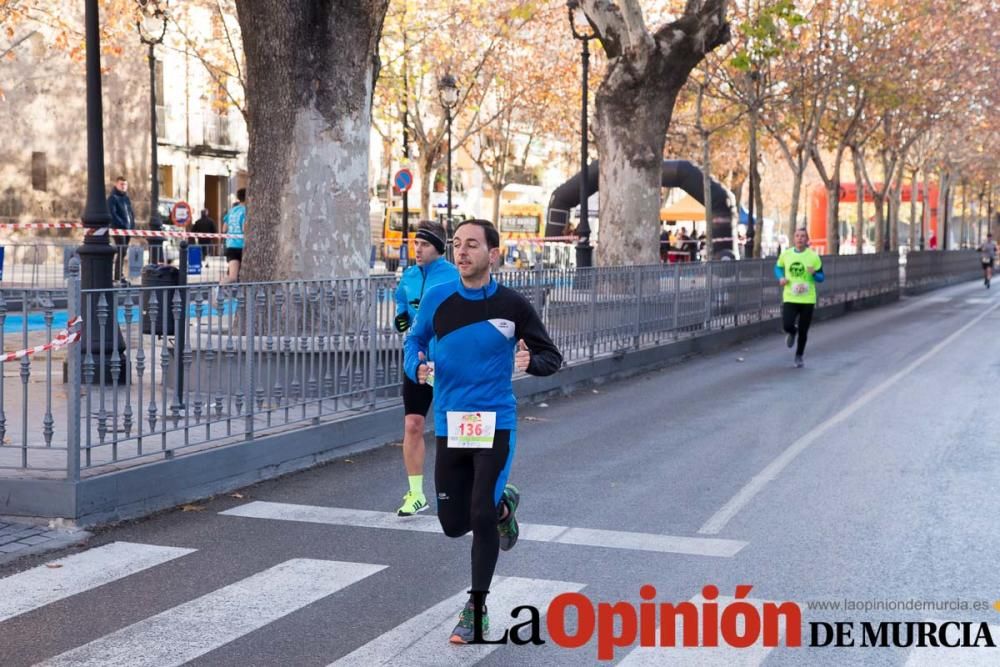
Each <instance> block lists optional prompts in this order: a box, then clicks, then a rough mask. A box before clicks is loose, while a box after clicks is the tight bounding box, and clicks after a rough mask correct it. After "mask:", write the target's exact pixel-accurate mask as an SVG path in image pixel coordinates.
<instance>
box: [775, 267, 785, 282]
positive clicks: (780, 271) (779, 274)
mask: <svg viewBox="0 0 1000 667" xmlns="http://www.w3.org/2000/svg"><path fill="white" fill-rule="evenodd" d="M774 277H775V278H777V279H778V280H781V279H782V278H784V277H785V269H784V267H782V266H780V265H778V264H775V265H774Z"/></svg>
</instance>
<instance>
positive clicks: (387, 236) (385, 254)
mask: <svg viewBox="0 0 1000 667" xmlns="http://www.w3.org/2000/svg"><path fill="white" fill-rule="evenodd" d="M407 218H409V220H410V238H409V243H407V244H406V245H407V249H408V252H407V254H408V255H409V262H410V263H412V262H413V261H414V260H415V259H416V256H415V255H414V252H413V235H414V234H416V233H417V225H419V224H420V220H421V218H420V208H410V209H409V210H408V211H407ZM402 244H403V209H402V207H399V206H392V207H389V208H386V210H385V219H384V220H383V222H382V260H383V261H384V262H385V270H386V271H389V272H390V273H391V272H394V271H395V270H396V269H397V268H398V267H399V250H400V246H402Z"/></svg>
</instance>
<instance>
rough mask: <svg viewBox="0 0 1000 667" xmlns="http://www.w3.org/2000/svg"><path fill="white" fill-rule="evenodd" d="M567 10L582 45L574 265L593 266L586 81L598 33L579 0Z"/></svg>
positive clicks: (574, 35) (575, 33)
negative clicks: (592, 43) (588, 205)
mask: <svg viewBox="0 0 1000 667" xmlns="http://www.w3.org/2000/svg"><path fill="white" fill-rule="evenodd" d="M566 8H567V10H569V25H570V29H571V30H572V31H573V37H574V38H575V39H578V40H580V42H581V43H582V44H583V47H582V49H581V51H580V56H581V59H582V64H583V76H582V85H583V96H582V103H581V108H580V224H579V225H578V226H577V228H576V234H577V236H578V237H579V239H580V241H579V243H577V245H576V265H577V267H589V266H593V254H594V247H593V246H592V245H590V212H589V211H588V210H587V208H588V207H587V198H588V196H589V193H588V192H587V97H588V93H587V83H588V78H589V75H590V40H592V39H594V38H595V37H596V36H597V35H596V34H595V33H594V31H593V29H592V28H591V26H590V22H589V21H588V20H587V15H586V14H585V13H584V11H583V8H581V7H580V2H579V0H567V1H566Z"/></svg>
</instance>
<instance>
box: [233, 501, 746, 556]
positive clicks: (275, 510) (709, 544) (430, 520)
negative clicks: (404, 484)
mask: <svg viewBox="0 0 1000 667" xmlns="http://www.w3.org/2000/svg"><path fill="white" fill-rule="evenodd" d="M220 514H223V515H225V516H237V517H247V518H254V519H272V520H277V521H300V522H305V523H319V524H326V525H333V526H354V527H359V528H382V529H387V530H410V531H416V532H421V533H440V532H441V527H440V525H439V524H438V520H437V517H435V516H428V515H420V516H414V517H407V518H400V517H398V516H396V514H395V513H393V512H375V511H372V510H359V509H346V508H342V507H320V506H316V505H295V504H291V503H272V502H264V501H254V502H251V503H247V504H245V505H240V506H238V507H234V508H232V509H229V510H226V511H224V512H220ZM520 528H521V534H520V539H522V540H529V541H533V542H550V543H553V544H573V545H578V546H591V547H605V548H608V549H628V550H632V551H655V552H659V553H675V554H686V555H692V556H715V557H718V558H732V557H733V556H735V555H736V554H737V553H739V551H740V550H741V549H742V548H743V547H745V546H746V544H747V543H746V542H741V541H738V540H726V539H719V538H705V537H683V536H676V535H658V534H655V533H636V532H628V531H620V530H598V529H594V528H573V527H569V526H551V525H546V524H530V523H521V524H520Z"/></svg>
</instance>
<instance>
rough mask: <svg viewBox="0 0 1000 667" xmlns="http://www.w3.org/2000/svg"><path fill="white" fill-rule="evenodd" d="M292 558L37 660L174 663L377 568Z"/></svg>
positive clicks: (166, 666) (152, 666) (50, 664)
mask: <svg viewBox="0 0 1000 667" xmlns="http://www.w3.org/2000/svg"><path fill="white" fill-rule="evenodd" d="M385 567H386V566H384V565H371V564H368V563H348V562H341V561H333V560H315V559H310V558H295V559H292V560H287V561H285V562H283V563H280V564H278V565H276V566H274V567H272V568H269V569H267V570H264V571H263V572H258V573H257V574H254V575H252V576H250V577H247V578H246V579H243V580H241V581H237V582H236V583H233V584H230V585H229V586H226V587H224V588H220V589H218V590H216V591H213V592H211V593H208V594H207V595H203V596H202V597H199V598H196V599H194V600H191V601H190V602H185V603H184V604H181V605H178V606H176V607H173V608H172V609H168V610H166V611H164V612H162V613H160V614H157V615H156V616H152V617H150V618H147V619H145V620H142V621H139V622H138V623H134V624H132V625H130V626H128V627H125V628H122V629H121V630H118V631H117V632H113V633H111V634H109V635H106V636H104V637H101V638H100V639H96V640H94V641H92V642H90V643H89V644H84V645H83V646H80V647H78V648H75V649H73V650H70V651H67V652H66V653H63V654H61V655H58V656H56V657H54V658H52V659H51V660H46V661H45V662H43V663H40V664H41V665H42V666H46V667H55V666H62V665H65V666H66V667H70V666H72V667H85V666H91V665H92V666H93V667H174V666H177V665H183V664H184V663H186V662H189V661H191V660H194V659H195V658H197V657H199V656H202V655H205V654H206V653H208V652H209V651H213V650H215V649H217V648H219V647H220V646H223V645H225V644H228V643H229V642H231V641H234V640H236V639H239V638H240V637H242V636H244V635H247V634H249V633H250V632H252V631H254V630H257V629H259V628H262V627H264V626H265V625H267V624H269V623H272V622H274V621H276V620H278V619H280V618H282V617H284V616H286V615H288V614H291V613H292V612H294V611H297V610H299V609H301V608H303V607H305V606H306V605H309V604H312V603H313V602H316V601H317V600H321V599H323V598H325V597H327V596H328V595H332V594H333V593H336V592H337V591H339V590H340V589H342V588H346V587H347V586H350V585H351V584H353V583H356V582H358V581H361V580H362V579H364V578H365V577H369V576H371V575H373V574H375V573H376V572H378V571H380V570H382V569H384V568H385Z"/></svg>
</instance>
